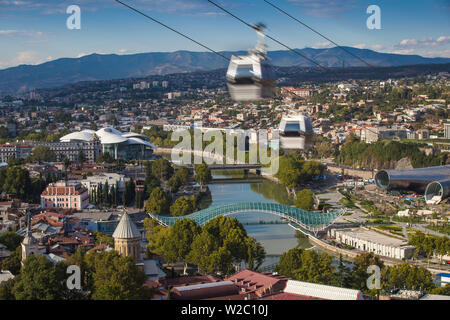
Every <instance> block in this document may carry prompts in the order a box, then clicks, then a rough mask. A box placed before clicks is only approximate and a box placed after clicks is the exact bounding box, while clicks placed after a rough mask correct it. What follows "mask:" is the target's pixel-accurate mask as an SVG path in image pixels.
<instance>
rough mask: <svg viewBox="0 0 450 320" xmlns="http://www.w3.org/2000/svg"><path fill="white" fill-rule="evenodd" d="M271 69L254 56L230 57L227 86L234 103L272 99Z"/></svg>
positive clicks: (266, 63)
mask: <svg viewBox="0 0 450 320" xmlns="http://www.w3.org/2000/svg"><path fill="white" fill-rule="evenodd" d="M273 79H274V76H273V71H272V67H271V66H270V65H269V63H268V62H267V60H265V58H264V57H261V56H259V55H256V54H250V55H248V56H232V57H231V61H230V65H229V67H228V71H227V85H228V90H229V91H230V95H231V98H232V99H233V100H235V101H249V100H261V99H265V98H272V97H273V94H274V87H275V81H274V80H273Z"/></svg>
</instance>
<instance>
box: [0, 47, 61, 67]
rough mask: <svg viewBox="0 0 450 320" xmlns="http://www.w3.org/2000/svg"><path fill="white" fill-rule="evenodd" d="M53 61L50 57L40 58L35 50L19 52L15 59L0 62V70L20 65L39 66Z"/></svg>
mask: <svg viewBox="0 0 450 320" xmlns="http://www.w3.org/2000/svg"><path fill="white" fill-rule="evenodd" d="M50 60H53V57H52V56H47V57H41V56H40V55H39V52H38V51H36V50H26V51H19V52H17V53H16V55H15V57H14V58H13V59H11V60H8V61H0V68H8V67H14V66H18V65H21V64H31V65H35V64H41V63H44V62H47V61H50Z"/></svg>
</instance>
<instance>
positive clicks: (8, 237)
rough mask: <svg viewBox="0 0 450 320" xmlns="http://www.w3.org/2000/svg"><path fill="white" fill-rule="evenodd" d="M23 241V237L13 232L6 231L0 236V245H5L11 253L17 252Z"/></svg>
mask: <svg viewBox="0 0 450 320" xmlns="http://www.w3.org/2000/svg"><path fill="white" fill-rule="evenodd" d="M22 239H23V237H22V236H21V235H18V234H17V233H15V232H11V231H5V232H3V233H1V234H0V243H1V244H4V245H5V246H6V247H7V248H8V250H9V251H14V250H16V248H17V247H18V246H20V243H21V242H22Z"/></svg>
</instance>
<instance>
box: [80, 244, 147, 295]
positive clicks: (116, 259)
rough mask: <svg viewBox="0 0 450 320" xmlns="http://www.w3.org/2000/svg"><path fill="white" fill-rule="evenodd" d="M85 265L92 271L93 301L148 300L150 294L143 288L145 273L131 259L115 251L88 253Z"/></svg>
mask: <svg viewBox="0 0 450 320" xmlns="http://www.w3.org/2000/svg"><path fill="white" fill-rule="evenodd" d="M86 256H87V265H88V267H89V268H90V269H91V270H94V271H93V275H92V276H93V284H94V290H93V293H92V298H93V299H94V300H137V299H149V298H150V297H151V292H149V290H147V289H145V287H144V286H143V285H144V283H145V280H146V275H145V272H144V271H143V270H142V269H141V268H139V267H138V266H137V265H136V262H135V261H134V260H133V258H131V257H129V256H128V257H124V256H122V255H120V254H119V253H117V252H115V251H109V252H100V253H89V254H87V255H86Z"/></svg>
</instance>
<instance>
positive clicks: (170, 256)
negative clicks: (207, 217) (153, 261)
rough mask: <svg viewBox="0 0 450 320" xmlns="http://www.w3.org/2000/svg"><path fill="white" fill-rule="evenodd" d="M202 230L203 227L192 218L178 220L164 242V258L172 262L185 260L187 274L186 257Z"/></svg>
mask: <svg viewBox="0 0 450 320" xmlns="http://www.w3.org/2000/svg"><path fill="white" fill-rule="evenodd" d="M200 231H201V228H200V227H199V226H198V225H197V224H196V223H195V222H194V221H192V220H190V219H181V220H178V221H176V222H175V224H174V225H173V227H172V228H171V230H170V234H169V236H168V240H167V241H166V242H165V244H164V253H163V255H164V260H165V261H167V262H170V263H174V262H177V261H184V274H186V269H187V261H186V257H187V255H188V254H189V252H190V251H191V245H192V241H193V240H194V238H195V237H196V236H197V235H198V234H199V233H200Z"/></svg>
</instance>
